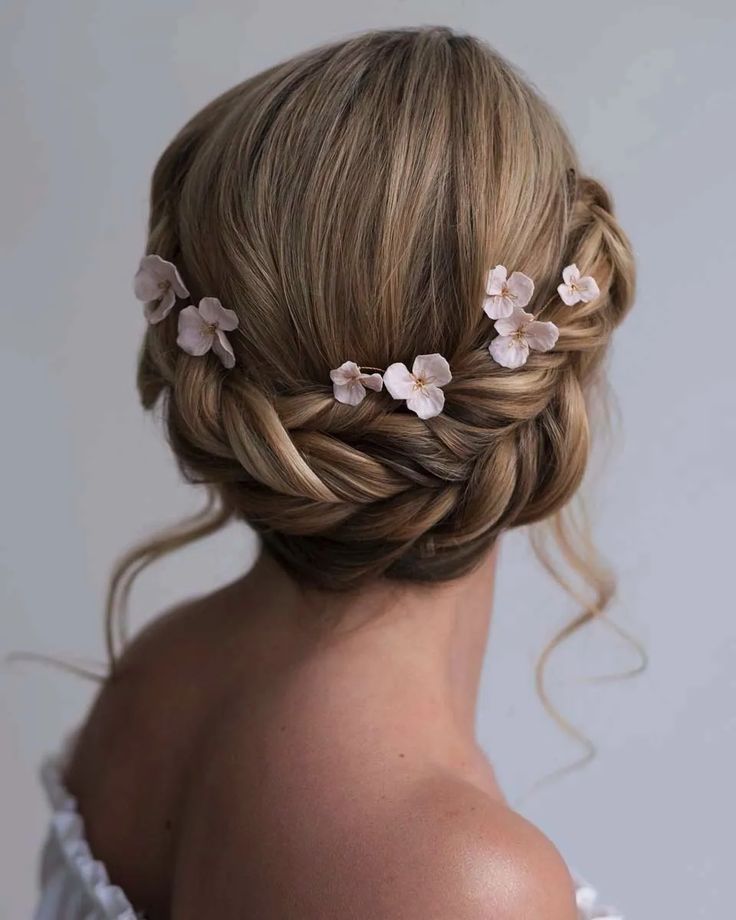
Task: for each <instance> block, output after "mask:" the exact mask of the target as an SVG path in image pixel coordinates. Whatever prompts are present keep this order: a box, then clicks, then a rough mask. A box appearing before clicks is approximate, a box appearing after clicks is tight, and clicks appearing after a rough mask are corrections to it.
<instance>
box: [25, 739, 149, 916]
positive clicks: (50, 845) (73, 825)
mask: <svg viewBox="0 0 736 920" xmlns="http://www.w3.org/2000/svg"><path fill="white" fill-rule="evenodd" d="M64 759H65V756H64V755H62V757H59V758H50V759H48V760H46V761H45V762H44V764H43V766H42V768H41V781H42V783H43V786H44V788H45V790H46V794H47V796H48V799H49V803H50V805H51V808H52V810H53V814H52V816H51V824H50V827H49V833H48V836H47V838H46V843H45V845H44V848H43V854H42V857H41V897H40V900H39V903H38V907H37V908H36V912H35V914H34V915H33V917H34V920H141V918H142V917H143V915H142V914H141V913H137V912H136V911H135V910H134V908H133V905H132V904H131V903H130V901H129V900H128V899H127V898H126V896H125V893H124V892H123V890H122V889H121V888H119V887H118V886H117V885H113V884H111V882H110V879H109V877H108V875H107V870H106V869H105V867H104V865H103V864H102V863H101V862H99V861H98V860H96V859H95V858H94V856H93V855H92V852H91V850H90V848H89V844H88V843H87V840H86V837H85V832H84V822H83V821H82V817H81V815H80V814H79V810H78V808H77V802H76V799H75V798H74V796H72V795H71V794H70V793H69V791H68V790H67V789H66V788H65V786H64V784H63V782H62V779H61V777H62V769H63V761H64Z"/></svg>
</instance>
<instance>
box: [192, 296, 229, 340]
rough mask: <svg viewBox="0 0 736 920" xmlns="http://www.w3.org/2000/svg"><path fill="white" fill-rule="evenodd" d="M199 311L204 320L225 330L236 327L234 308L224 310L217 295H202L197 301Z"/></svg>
mask: <svg viewBox="0 0 736 920" xmlns="http://www.w3.org/2000/svg"><path fill="white" fill-rule="evenodd" d="M199 312H200V314H201V316H202V319H203V320H204V321H205V322H207V323H211V324H212V325H213V326H217V327H218V329H224V330H225V332H232V330H233V329H237V328H238V314H237V313H236V312H235V311H234V310H226V309H225V307H223V305H222V304H221V303H220V301H219V300H218V299H217V297H203V298H202V299H201V300H200V302H199Z"/></svg>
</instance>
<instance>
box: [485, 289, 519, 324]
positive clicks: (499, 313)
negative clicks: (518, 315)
mask: <svg viewBox="0 0 736 920" xmlns="http://www.w3.org/2000/svg"><path fill="white" fill-rule="evenodd" d="M483 309H484V310H485V312H486V315H487V316H490V318H491V319H501V318H503V317H506V316H511V314H512V313H513V311H514V302H513V301H512V300H511V299H510V298H508V297H501V295H500V294H498V295H496V294H494V295H492V296H490V297H486V299H485V300H484V301H483Z"/></svg>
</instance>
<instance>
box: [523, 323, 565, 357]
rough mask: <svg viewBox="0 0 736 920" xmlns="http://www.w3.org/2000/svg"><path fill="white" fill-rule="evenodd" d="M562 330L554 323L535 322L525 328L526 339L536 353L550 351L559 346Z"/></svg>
mask: <svg viewBox="0 0 736 920" xmlns="http://www.w3.org/2000/svg"><path fill="white" fill-rule="evenodd" d="M559 337H560V330H559V329H558V328H557V326H555V324H554V323H540V322H539V321H538V320H535V321H534V322H533V323H529V325H528V326H525V327H524V338H525V339H526V341H527V344H528V346H529V347H530V348H533V349H534V350H535V351H549V350H550V349H551V348H554V347H555V345H556V344H557V339H558V338H559Z"/></svg>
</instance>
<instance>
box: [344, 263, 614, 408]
mask: <svg viewBox="0 0 736 920" xmlns="http://www.w3.org/2000/svg"><path fill="white" fill-rule="evenodd" d="M485 290H486V296H485V298H484V300H483V310H484V311H485V313H486V314H487V315H488V316H489V317H490V319H492V320H495V322H494V328H495V330H496V332H497V333H498V334H497V335H496V337H495V338H494V339H493V341H492V342H491V344H490V345H489V346H488V351H489V352H490V355H491V357H492V358H493V360H494V361H496V363H497V364H500V365H502V366H503V367H508V368H512V369H513V368H517V367H521V366H522V365H523V364H526V362H527V359H528V358H529V352H530V350H534V351H550V350H551V349H552V348H554V347H555V345H556V344H557V339H558V337H559V334H560V333H559V330H558V328H557V326H555V324H554V323H549V322H540V321H539V320H537V319H535V317H534V316H533V314H531V313H527V312H526V311H525V310H524V307H525V306H527V304H528V303H529V301H530V300H531V299H532V295H533V294H534V282H533V281H532V279H531V278H529V277H528V276H527V275H525V274H523V273H522V272H513V273H512V274H511V276H510V277H509V275H508V271H507V269H506V267H505V266H504V265H497V266H496V267H495V268H492V269H491V270H490V271H489V272H488V275H487V277H486V287H485ZM557 292H558V294H559V295H560V298H561V299H562V301H563V302H564V303H565V304H567V305H568V306H573V305H574V304H576V303H579V302H580V301H584V302H586V303H589V302H590V301H591V300H595V298H596V297H598V295H599V294H600V291H599V289H598V285H597V284H596V282H595V279H594V278H592V277H591V276H590V275H581V274H580V270H579V269H578V267H577V265H575V264H572V265H567V266H566V267H565V268H564V269H563V271H562V283H561V284H560V285H558V287H557ZM364 370H370V371H377V368H363V367H360V366H359V365H357V364H356V363H355V362H354V361H346V362H345V363H344V364H341V365H340V367H337V368H335V369H334V370H332V371H330V379H331V380H332V385H333V392H334V395H335V399H336V400H337V401H338V402H341V403H346V404H347V405H349V406H357V405H358V403H360V402H362V401H363V399H364V398H365V395H366V387H367V388H368V389H371V390H380V389H381V387H382V386H384V385H385V387H386V389H387V390H388V392H389V393H390V395H391V396H392V397H393V398H394V399H404V400H406V407H407V409H410V410H411V411H412V412H415V413H416V414H417V415H418V416H419V418H423V419H426V418H432V417H433V416H435V415H439V414H440V412H442V409H443V407H444V404H445V394H444V393H443V391H442V387H443V386H445V385H446V384H448V383H449V382H450V381H451V380H452V374H451V373H450V365H449V364H448V363H447V361H446V359H445V358H443V357H442V355H439V354H433V355H417V357H416V358H415V359H414V364H413V365H412V369H411V371H409V369H408V368H407V367H406V365H405V364H392V365H390V366H389V367H388V368H386V370H385V371H384V372H383V376H381V374H380V373H371V374H365V373H363V371H364Z"/></svg>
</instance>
